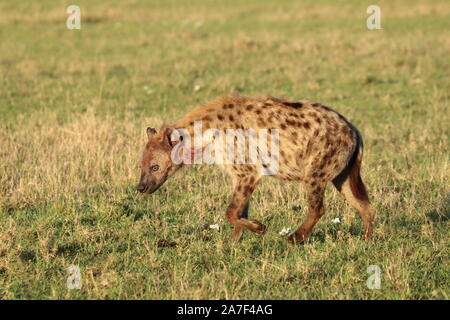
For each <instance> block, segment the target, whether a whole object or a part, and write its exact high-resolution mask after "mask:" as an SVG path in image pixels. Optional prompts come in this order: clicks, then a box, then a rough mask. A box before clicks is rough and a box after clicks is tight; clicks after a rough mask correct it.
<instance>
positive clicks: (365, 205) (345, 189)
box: [333, 150, 375, 240]
mask: <svg viewBox="0 0 450 320" xmlns="http://www.w3.org/2000/svg"><path fill="white" fill-rule="evenodd" d="M361 151H362V150H358V151H357V152H356V153H355V155H354V158H355V159H352V160H353V161H350V163H349V165H348V166H347V168H345V169H344V171H342V173H340V174H339V175H338V176H337V177H336V178H334V179H333V184H334V186H335V187H336V189H337V190H338V191H339V192H340V193H341V194H342V195H343V196H344V198H345V199H346V200H347V201H348V203H349V204H350V205H351V206H352V207H353V208H354V209H356V210H357V211H358V212H359V214H360V216H361V219H362V221H363V226H364V239H366V240H369V239H370V238H371V237H372V233H373V220H374V218H375V211H374V210H373V208H372V205H371V204H370V202H369V196H368V194H367V190H366V187H365V185H364V183H363V181H362V179H361V175H360V168H361V158H362V152H361Z"/></svg>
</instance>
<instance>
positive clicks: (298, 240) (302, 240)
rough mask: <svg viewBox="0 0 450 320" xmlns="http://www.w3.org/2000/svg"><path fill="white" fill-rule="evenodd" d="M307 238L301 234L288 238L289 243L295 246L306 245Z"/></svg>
mask: <svg viewBox="0 0 450 320" xmlns="http://www.w3.org/2000/svg"><path fill="white" fill-rule="evenodd" d="M305 240H306V237H305V236H304V235H303V234H302V233H300V232H298V233H297V232H294V233H293V234H291V235H290V236H289V237H288V241H289V242H290V243H293V244H303V243H305Z"/></svg>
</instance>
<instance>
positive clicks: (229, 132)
mask: <svg viewBox="0 0 450 320" xmlns="http://www.w3.org/2000/svg"><path fill="white" fill-rule="evenodd" d="M193 131H194V137H191V135H190V133H189V132H188V130H187V129H183V128H179V129H176V130H173V132H172V134H171V137H170V139H171V141H177V142H178V143H177V144H176V145H175V147H174V148H173V149H172V152H171V158H172V162H173V163H174V164H192V163H194V164H202V163H205V164H218V165H226V164H260V165H261V167H262V172H261V173H262V174H263V175H274V174H276V173H278V169H279V150H280V146H279V143H280V142H279V141H280V140H279V131H278V129H258V130H255V129H252V128H250V129H246V130H244V129H215V128H209V129H207V130H205V131H202V121H201V120H198V121H195V122H194V125H193Z"/></svg>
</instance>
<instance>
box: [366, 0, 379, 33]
mask: <svg viewBox="0 0 450 320" xmlns="http://www.w3.org/2000/svg"><path fill="white" fill-rule="evenodd" d="M367 13H368V14H370V16H369V17H368V18H367V21H366V26H367V29H369V30H380V29H381V8H380V7H379V6H377V5H374V4H373V5H370V6H368V7H367Z"/></svg>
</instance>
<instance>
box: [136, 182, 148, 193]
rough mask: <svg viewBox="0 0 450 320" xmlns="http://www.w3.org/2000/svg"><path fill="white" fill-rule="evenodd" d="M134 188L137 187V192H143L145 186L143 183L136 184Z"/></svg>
mask: <svg viewBox="0 0 450 320" xmlns="http://www.w3.org/2000/svg"><path fill="white" fill-rule="evenodd" d="M136 189H137V191H139V192H144V191H145V189H146V187H145V185H144V184H139V185H138V186H137V188H136Z"/></svg>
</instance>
